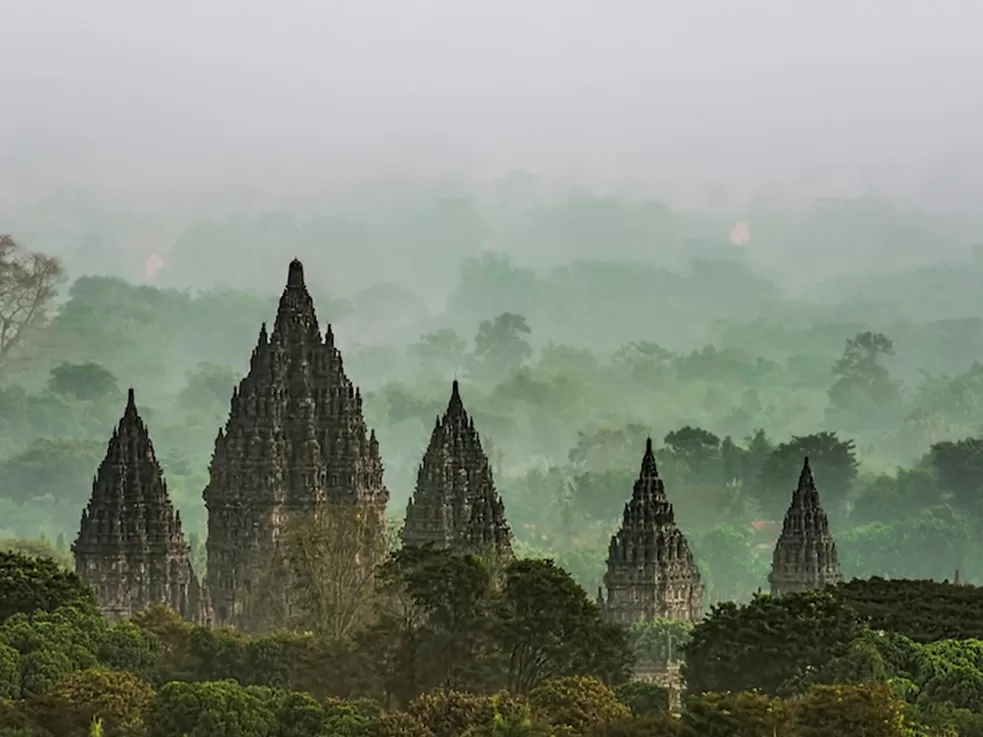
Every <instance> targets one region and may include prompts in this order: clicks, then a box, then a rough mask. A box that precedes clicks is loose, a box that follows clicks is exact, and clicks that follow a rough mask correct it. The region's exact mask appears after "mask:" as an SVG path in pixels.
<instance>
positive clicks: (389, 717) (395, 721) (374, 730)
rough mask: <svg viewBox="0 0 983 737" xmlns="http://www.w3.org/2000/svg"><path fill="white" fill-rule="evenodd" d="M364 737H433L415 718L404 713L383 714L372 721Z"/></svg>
mask: <svg viewBox="0 0 983 737" xmlns="http://www.w3.org/2000/svg"><path fill="white" fill-rule="evenodd" d="M366 737H433V732H431V731H430V730H429V729H427V727H426V725H424V723H423V722H421V721H420V720H419V719H418V718H417V717H415V716H412V715H411V714H406V713H404V712H399V711H397V712H384V713H382V714H380V715H379V717H378V718H376V719H373V720H372V722H371V723H370V724H369V726H368V728H367V730H366Z"/></svg>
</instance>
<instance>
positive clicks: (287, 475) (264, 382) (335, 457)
mask: <svg viewBox="0 0 983 737" xmlns="http://www.w3.org/2000/svg"><path fill="white" fill-rule="evenodd" d="M203 496H204V499H205V506H206V508H207V509H208V541H207V544H206V547H207V551H208V589H209V594H210V595H211V599H212V603H213V608H214V613H215V619H216V621H217V623H218V624H222V625H225V624H229V625H234V626H239V627H241V628H243V629H247V630H248V629H249V622H248V621H246V619H248V616H247V615H246V614H245V613H244V608H245V603H246V602H247V600H248V597H249V594H250V591H251V587H252V586H253V584H258V582H259V581H260V579H261V577H262V575H263V573H264V567H265V566H267V565H268V564H269V562H270V561H271V560H272V558H273V555H274V550H275V545H276V539H277V536H278V533H279V532H280V531H281V529H282V525H283V521H284V520H285V519H286V518H287V517H288V516H289V515H290V514H291V513H295V512H300V513H307V512H310V511H312V510H313V509H314V508H315V507H316V506H317V505H319V504H323V503H344V504H355V505H359V506H361V507H363V508H365V509H366V510H368V511H370V512H372V513H378V515H379V517H380V518H381V517H382V515H383V514H384V511H385V506H386V503H387V501H388V500H389V492H388V490H387V489H386V487H385V484H384V483H383V478H382V459H381V457H380V455H379V444H378V442H377V441H376V438H375V432H374V431H373V432H372V433H371V434H370V433H369V432H368V430H367V428H366V424H365V420H364V418H363V415H362V397H361V394H360V393H359V391H358V390H357V389H356V388H355V387H354V386H353V385H352V382H351V381H349V380H348V377H347V376H346V375H345V371H344V366H343V365H342V358H341V353H340V352H339V351H338V349H337V348H336V347H335V344H334V336H333V334H332V332H331V327H330V326H328V328H327V330H326V332H325V333H324V334H323V335H322V334H321V332H320V328H319V326H318V321H317V315H316V314H315V311H314V301H313V300H312V299H311V296H310V294H309V293H308V291H307V287H306V285H305V284H304V267H303V265H302V264H301V263H300V261H298V260H296V259H295V260H294V261H292V262H291V263H290V267H289V271H288V275H287V285H286V287H285V288H284V290H283V294H282V296H281V297H280V302H279V306H278V308H277V314H276V320H275V322H274V324H273V331H272V333H269V334H267V330H266V325H265V324H264V325H263V326H262V327H261V328H260V332H259V340H258V342H257V344H256V348H255V349H254V350H253V353H252V357H251V358H250V362H249V371H248V373H247V375H246V377H245V378H244V379H243V380H242V381H241V382H240V384H239V387H238V388H237V389H236V390H234V392H233V395H232V401H231V407H230V411H229V419H228V422H227V423H226V425H225V428H224V429H223V430H219V433H218V437H217V438H216V440H215V449H214V452H213V454H212V461H211V465H210V467H209V482H208V485H207V486H206V488H205V490H204V493H203Z"/></svg>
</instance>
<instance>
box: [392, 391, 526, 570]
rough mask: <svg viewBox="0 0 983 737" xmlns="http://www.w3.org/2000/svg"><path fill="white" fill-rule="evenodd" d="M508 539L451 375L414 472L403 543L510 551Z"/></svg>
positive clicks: (487, 471)
mask: <svg viewBox="0 0 983 737" xmlns="http://www.w3.org/2000/svg"><path fill="white" fill-rule="evenodd" d="M511 537H512V533H511V530H510V528H509V525H508V522H506V520H505V505H504V504H503V502H502V498H501V496H499V494H498V492H497V491H496V490H495V482H494V479H493V477H492V470H491V465H490V464H489V462H488V456H487V455H486V454H485V452H484V450H483V449H482V447H481V438H480V437H479V435H478V431H477V430H476V429H475V426H474V420H473V419H471V417H469V416H468V413H467V411H466V410H465V408H464V401H463V400H462V399H461V390H460V385H459V384H458V382H457V380H456V379H455V380H454V383H453V384H452V385H451V396H450V400H449V401H448V403H447V409H446V410H445V411H444V414H443V416H442V417H439V416H438V417H437V420H436V423H435V425H434V429H433V433H432V434H431V436H430V443H429V445H428V446H427V450H426V452H425V453H424V455H423V459H422V461H421V463H420V468H419V471H418V472H417V482H416V489H415V490H414V492H413V496H412V498H411V499H410V501H409V504H408V506H407V510H406V524H405V525H404V527H403V542H404V544H406V545H422V544H426V543H434V544H437V545H438V546H441V547H453V548H460V549H466V550H470V551H472V552H481V551H485V550H488V549H492V550H494V551H495V552H496V553H497V554H501V555H511Z"/></svg>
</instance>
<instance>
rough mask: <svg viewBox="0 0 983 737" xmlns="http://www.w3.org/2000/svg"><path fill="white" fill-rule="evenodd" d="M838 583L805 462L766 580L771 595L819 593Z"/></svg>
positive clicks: (830, 543)
mask: <svg viewBox="0 0 983 737" xmlns="http://www.w3.org/2000/svg"><path fill="white" fill-rule="evenodd" d="M840 580H841V576H840V563H839V559H838V557H837V555H836V543H835V542H834V541H833V536H832V535H831V534H830V532H829V520H828V519H827V518H826V512H824V511H823V506H822V504H821V503H820V501H819V491H818V490H817V489H816V481H815V479H814V478H813V476H812V469H811V468H810V467H809V459H808V458H806V459H805V461H804V462H803V464H802V473H800V474H799V485H798V487H797V488H796V489H795V492H794V493H793V494H792V503H791V505H790V506H789V508H788V512H786V513H785V522H784V524H783V526H782V534H781V535H780V536H779V538H778V543H777V544H776V545H775V553H774V556H773V558H772V564H771V574H770V575H769V576H768V581H769V583H770V584H771V595H772V596H781V595H782V594H787V593H790V592H792V591H808V590H810V589H822V588H824V587H825V586H826V585H827V584H835V583H838V582H839V581H840Z"/></svg>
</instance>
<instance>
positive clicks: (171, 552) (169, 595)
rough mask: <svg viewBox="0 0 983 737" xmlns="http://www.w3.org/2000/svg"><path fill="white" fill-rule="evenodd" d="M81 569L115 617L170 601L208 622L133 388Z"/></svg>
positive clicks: (88, 513) (75, 548)
mask: <svg viewBox="0 0 983 737" xmlns="http://www.w3.org/2000/svg"><path fill="white" fill-rule="evenodd" d="M72 552H73V553H74V554H75V568H76V570H77V571H78V573H79V575H80V576H81V577H82V579H83V580H84V581H85V582H86V583H87V584H89V585H90V586H92V588H93V589H94V590H95V593H96V598H97V599H98V601H99V605H100V607H101V608H102V611H103V613H104V614H105V615H106V616H107V618H109V619H114V620H119V619H125V618H128V617H130V616H132V615H134V614H136V613H137V612H139V611H141V610H143V609H146V608H147V607H149V606H151V605H154V604H164V605H166V606H168V607H170V608H171V609H174V610H175V611H177V612H179V613H180V614H181V615H182V616H183V617H184V618H185V619H188V620H191V621H194V622H198V623H202V624H204V623H207V621H208V619H209V617H208V605H207V601H206V597H205V596H204V594H203V592H202V590H201V587H200V586H199V584H198V579H197V578H196V577H195V573H194V571H193V570H192V568H191V562H190V561H189V559H188V545H187V544H186V543H185V541H184V535H183V533H182V532H181V516H180V513H179V512H177V511H175V510H174V507H173V506H172V505H171V500H170V498H169V497H168V494H167V485H166V483H165V482H164V475H163V473H162V472H161V468H160V464H158V462H157V457H156V455H155V454H154V446H153V443H152V442H151V441H150V435H149V434H148V432H147V427H146V425H144V423H143V420H141V419H140V415H139V413H138V412H137V406H136V401H135V398H134V395H133V390H132V389H130V390H129V396H128V398H127V402H126V409H125V411H124V412H123V417H122V419H121V420H120V421H119V425H118V426H117V428H116V429H115V430H114V431H113V435H112V437H111V438H110V440H109V447H108V449H107V451H106V457H105V459H103V461H102V463H101V464H99V469H98V470H97V472H96V476H95V479H93V482H92V497H91V498H90V499H89V504H88V506H87V507H86V508H85V510H83V512H82V522H81V525H80V526H79V533H78V537H77V538H76V540H75V543H74V544H73V545H72Z"/></svg>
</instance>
